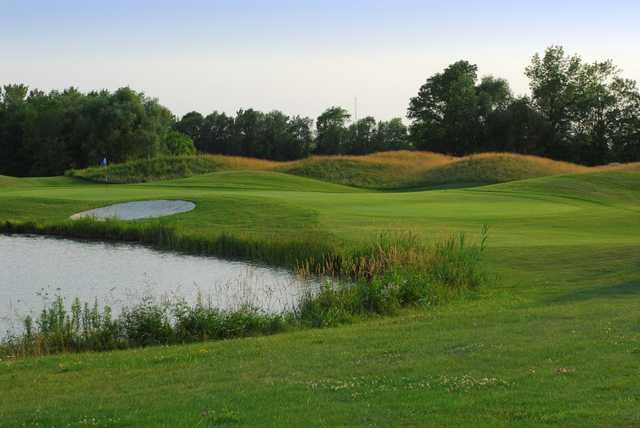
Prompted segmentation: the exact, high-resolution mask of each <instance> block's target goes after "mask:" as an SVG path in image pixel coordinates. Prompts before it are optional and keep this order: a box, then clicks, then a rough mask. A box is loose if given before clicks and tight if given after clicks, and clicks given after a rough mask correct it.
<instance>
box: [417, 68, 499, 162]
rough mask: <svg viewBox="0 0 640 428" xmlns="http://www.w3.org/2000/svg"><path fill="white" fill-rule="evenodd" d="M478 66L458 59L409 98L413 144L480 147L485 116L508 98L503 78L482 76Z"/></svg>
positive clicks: (458, 150)
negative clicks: (480, 77) (481, 77)
mask: <svg viewBox="0 0 640 428" xmlns="http://www.w3.org/2000/svg"><path fill="white" fill-rule="evenodd" d="M477 80H478V67H477V66H476V65H474V64H471V63H469V62H468V61H458V62H456V63H454V64H452V65H450V66H449V67H447V68H446V69H445V70H444V71H443V72H442V73H438V74H435V75H434V76H432V77H430V78H429V79H427V82H426V83H425V84H424V85H422V86H421V87H420V90H419V91H418V95H417V96H416V97H413V98H411V100H410V103H409V110H408V114H407V116H408V117H409V119H411V121H412V123H411V127H410V131H411V138H412V140H413V142H414V145H415V147H416V148H419V149H422V150H432V151H436V152H444V153H452V154H456V155H463V154H466V153H473V152H476V151H479V150H482V149H483V146H484V144H485V141H484V139H483V137H484V134H485V129H484V128H485V126H486V123H487V122H488V121H489V116H490V115H491V114H493V113H494V112H495V111H499V110H504V109H505V108H506V107H507V106H508V104H509V101H510V99H511V91H510V89H509V85H508V84H507V82H506V80H504V79H496V78H494V77H492V76H488V77H484V78H483V79H482V80H481V82H480V84H478V85H476V82H477Z"/></svg>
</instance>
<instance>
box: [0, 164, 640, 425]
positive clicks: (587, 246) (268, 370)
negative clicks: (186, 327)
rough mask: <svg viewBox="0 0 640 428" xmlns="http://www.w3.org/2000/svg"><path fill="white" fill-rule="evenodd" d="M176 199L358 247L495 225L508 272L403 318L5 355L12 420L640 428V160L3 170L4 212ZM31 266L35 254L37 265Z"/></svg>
mask: <svg viewBox="0 0 640 428" xmlns="http://www.w3.org/2000/svg"><path fill="white" fill-rule="evenodd" d="M158 198H180V199H187V200H191V201H194V202H196V204H197V205H198V207H197V208H196V210H194V211H192V212H190V213H186V214H181V215H178V216H176V217H173V218H172V219H171V220H170V221H172V222H173V221H174V222H176V223H177V224H178V225H179V227H181V228H184V230H188V231H192V232H193V233H201V232H210V231H230V232H242V233H248V234H255V235H260V236H270V235H273V234H278V235H281V236H296V234H299V233H300V232H301V231H308V230H317V231H319V232H323V233H329V234H332V235H334V236H336V237H338V238H340V239H344V240H345V241H346V242H354V241H358V240H366V239H369V238H370V237H371V236H372V235H373V234H375V233H376V232H378V231H387V230H408V229H409V230H413V231H415V232H416V233H418V234H420V235H422V236H423V237H425V238H426V239H429V238H434V239H435V238H436V237H438V236H441V235H443V234H448V233H450V232H459V231H460V232H467V233H468V234H469V235H470V237H473V236H475V235H477V234H478V233H479V231H480V228H481V226H482V225H483V224H488V225H489V227H490V237H489V251H488V254H487V264H488V267H489V269H490V271H491V273H492V274H494V276H495V279H494V280H492V281H491V284H490V285H489V286H487V287H485V288H484V289H483V290H481V291H480V292H479V293H476V294H475V295H472V296H470V297H469V298H468V299H466V300H464V301H456V302H453V303H450V304H448V305H445V306H441V307H436V308H429V309H420V310H418V309H416V310H407V311H404V312H402V314H401V315H400V316H398V317H390V318H381V319H373V320H369V321H366V322H361V323H356V324H353V325H349V326H343V327H339V328H332V329H324V330H305V331H296V332H292V333H285V334H280V335H277V336H272V337H261V338H252V339H241V340H231V341H225V342H211V343H205V344H197V345H189V346H177V347H168V348H166V347H165V348H151V349H140V350H132V351H123V352H111V353H104V354H83V355H62V356H56V357H46V358H33V359H24V360H19V361H13V360H8V361H2V362H0V386H1V387H0V426H7V427H8V426H87V425H89V426H145V425H154V426H185V427H191V426H243V425H252V426H255V425H258V426H259V425H264V426H351V425H367V426H391V425H396V426H397V425H400V426H425V425H433V426H459V425H475V426H515V425H517V426H540V425H548V426H563V427H564V426H576V427H582V426H637V425H640V173H638V172H601V173H589V174H576V175H564V176H556V177H547V178H538V179H532V180H526V181H515V182H511V183H506V184H499V185H493V186H485V187H474V188H465V189H449V190H433V191H422V192H373V191H364V190H361V189H355V188H350V187H345V186H340V185H336V184H328V183H324V182H321V181H315V180H311V179H307V178H301V177H295V176H291V175H287V174H282V173H277V172H268V171H252V172H247V171H225V172H218V173H213V174H208V175H202V176H196V177H192V178H187V179H181V180H174V181H168V182H155V183H147V184H131V185H103V184H89V183H86V182H83V181H79V180H75V179H71V178H51V179H19V180H16V179H9V178H3V177H0V220H7V219H13V220H37V221H57V220H60V221H62V220H65V219H66V218H67V217H68V216H69V215H71V214H73V213H75V212H78V211H82V210H86V209H90V208H95V207H98V206H102V205H106V204H108V203H112V202H121V201H128V200H140V199H158ZM36 262H37V261H34V263H36Z"/></svg>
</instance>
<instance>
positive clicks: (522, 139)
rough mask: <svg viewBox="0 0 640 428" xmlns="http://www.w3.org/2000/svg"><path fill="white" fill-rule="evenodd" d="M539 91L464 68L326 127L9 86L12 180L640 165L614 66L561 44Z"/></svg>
mask: <svg viewBox="0 0 640 428" xmlns="http://www.w3.org/2000/svg"><path fill="white" fill-rule="evenodd" d="M525 74H526V76H527V77H528V79H529V83H530V89H531V93H530V94H529V95H525V96H514V95H513V93H512V91H511V89H510V87H509V84H508V82H507V81H506V80H505V79H501V78H497V77H493V76H484V77H479V75H478V67H477V66H476V65H474V64H471V63H470V62H468V61H458V62H456V63H454V64H452V65H450V66H448V67H447V68H446V69H445V70H443V71H442V72H440V73H437V74H435V75H433V76H431V77H429V78H428V79H427V80H426V82H425V83H424V85H422V86H421V87H420V88H419V90H418V93H417V95H416V96H415V97H413V98H411V99H410V100H409V107H408V112H407V118H408V120H409V126H406V125H405V124H404V123H403V121H402V119H401V118H394V119H391V120H389V121H376V119H375V118H373V117H365V118H362V119H359V120H352V118H351V115H350V114H349V112H348V111H347V110H345V109H344V108H342V107H338V106H333V107H330V108H328V109H327V110H325V111H324V112H323V113H322V114H321V115H320V116H318V117H317V118H316V120H315V121H314V120H312V119H311V118H308V117H301V116H288V115H286V114H284V113H282V112H280V111H271V112H267V113H264V112H260V111H257V110H254V109H246V110H245V109H242V110H240V111H238V112H237V113H236V114H235V116H232V115H226V114H225V113H220V112H217V111H215V112H213V113H210V114H207V115H206V116H205V115H203V114H201V113H199V112H195V111H194V112H190V113H187V114H186V115H184V116H183V117H181V118H177V117H175V116H174V115H173V114H172V113H171V112H170V111H169V109H167V108H166V107H164V106H162V105H161V104H160V103H159V102H158V100H156V99H152V98H149V97H147V96H146V95H145V94H143V93H141V92H136V91H134V90H132V89H130V88H121V89H118V90H116V91H114V92H110V91H106V90H103V91H92V92H89V93H82V92H80V91H78V90H77V89H75V88H69V89H67V90H64V91H51V92H49V93H45V92H42V91H39V90H29V88H28V87H27V86H25V85H21V84H16V85H6V86H4V87H3V88H2V89H1V90H0V174H5V175H15V176H24V175H55V174H60V173H62V172H64V171H65V170H66V169H68V168H82V167H86V166H91V165H96V164H97V163H98V162H99V161H100V160H101V159H103V158H107V159H108V160H109V161H110V162H123V161H126V160H131V159H138V158H145V157H153V156H158V155H181V154H192V153H195V152H196V151H200V152H204V153H219V154H227V155H237V156H251V157H258V158H264V159H273V160H293V159H300V158H304V157H306V156H309V155H311V154H327V155H332V154H355V155H358V154H367V153H372V152H376V151H385V150H400V149H414V150H430V151H436V152H442V153H449V154H455V155H465V154H470V153H477V152H484V151H508V152H515V153H525V154H535V155H540V156H547V157H551V158H555V159H560V160H567V161H572V162H578V163H582V164H587V165H596V164H603V163H609V162H628V161H637V160H640V93H639V92H638V88H637V84H636V82H635V81H633V80H630V79H625V78H623V77H622V76H621V72H620V70H619V69H618V68H617V67H616V66H615V65H614V64H613V63H612V62H611V61H602V62H594V63H587V62H584V61H583V60H582V58H581V57H580V56H578V55H567V54H566V53H565V51H564V49H563V48H562V47H559V46H552V47H550V48H548V49H547V50H546V51H545V52H544V54H543V55H539V54H536V55H534V57H533V58H532V60H531V63H530V64H529V66H527V67H526V69H525Z"/></svg>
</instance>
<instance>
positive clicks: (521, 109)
mask: <svg viewBox="0 0 640 428" xmlns="http://www.w3.org/2000/svg"><path fill="white" fill-rule="evenodd" d="M477 72H478V69H477V67H476V66H475V65H473V64H470V63H468V62H467V61H459V62H456V63H455V64H452V65H451V66H449V67H447V69H445V70H444V71H443V72H442V73H438V74H436V75H434V76H432V77H430V78H429V79H428V80H427V82H426V83H425V84H424V85H423V86H422V87H421V88H420V91H419V93H418V95H417V96H416V97H414V98H412V99H411V101H410V105H409V110H408V117H409V119H410V120H411V121H412V123H411V126H410V132H411V140H412V142H413V143H414V145H415V148H416V149H419V150H433V151H437V152H445V153H452V154H457V155H463V154H468V153H475V152H483V151H508V152H516V153H528V154H535V155H540V156H547V157H551V158H554V159H560V160H567V161H572V162H578V163H582V164H587V165H596V164H604V163H609V162H628V161H637V160H640V94H639V92H638V88H637V85H636V82H635V81H633V80H629V79H624V78H622V77H621V76H620V71H619V70H618V69H617V68H616V67H615V66H614V65H613V64H612V63H611V61H604V62H594V63H591V64H589V63H585V62H583V60H582V59H581V58H580V57H579V56H577V55H574V56H568V55H566V54H565V52H564V50H563V49H562V47H557V46H554V47H550V48H548V49H547V50H546V51H545V53H544V55H543V56H540V55H538V54H536V55H535V56H534V57H533V59H532V61H531V64H530V65H529V66H528V67H527V68H526V71H525V74H526V76H527V77H528V78H529V81H530V88H531V95H530V96H524V97H514V96H513V95H512V93H511V90H510V89H509V85H508V83H507V82H506V81H505V80H503V79H496V78H494V77H491V76H489V77H484V78H482V79H480V80H479V79H478V74H477Z"/></svg>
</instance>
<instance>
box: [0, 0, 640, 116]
mask: <svg viewBox="0 0 640 428" xmlns="http://www.w3.org/2000/svg"><path fill="white" fill-rule="evenodd" d="M639 16H640V2H634V1H617V0H610V1H607V2H604V1H592V0H582V1H574V0H566V1H559V0H556V1H548V0H538V1H535V2H519V1H502V0H500V1H490V0H486V1H470V0H458V1H429V0H422V1H413V0H396V1H379V0H369V1H361V0H358V1H348V0H344V1H336V0H325V1H315V0H309V1H305V0H297V1H283V0H264V1H257V0H252V1H250V0H235V1H232V0H228V1H218V0H210V1H195V0H182V1H177V0H173V1H166V0H152V1H135V0H129V1H121V0H110V1H98V0H90V1H87V0H82V1H80V0H74V1H70V0H69V1H56V0H43V1H31V0H15V1H13V0H0V84H7V83H25V84H27V85H29V86H30V87H31V88H39V89H43V90H51V89H62V88H66V87H69V86H75V87H77V88H79V89H81V90H84V91H88V90H94V89H110V90H113V89H116V88H119V87H122V86H130V87H131V88H133V89H136V90H139V91H143V92H145V93H146V94H147V95H148V96H151V97H154V98H158V99H159V100H160V103H162V104H163V105H165V106H167V107H169V108H170V109H171V110H172V111H173V112H174V113H175V114H177V115H183V114H185V113H187V112H189V111H192V110H197V111H200V112H202V113H204V114H207V113H210V112H212V111H214V110H218V111H224V112H227V113H229V114H233V113H234V112H235V111H237V110H238V109H240V108H256V109H259V110H263V111H269V110H274V109H277V110H281V111H283V112H285V113H287V114H290V115H294V114H300V115H304V116H310V117H313V118H315V117H317V116H318V115H319V114H320V113H321V112H322V111H323V110H324V109H326V108H327V107H330V106H333V105H339V106H343V107H345V108H347V109H348V110H350V111H353V110H354V104H355V98H356V97H357V100H358V101H357V104H358V116H359V117H364V116H366V115H372V116H374V117H376V118H377V119H390V118H392V117H404V116H405V114H406V109H407V105H408V102H409V98H410V97H412V96H414V95H415V94H416V93H417V91H418V88H419V87H420V85H422V84H423V83H424V82H425V81H426V79H427V78H428V77H429V76H431V75H433V74H434V73H437V72H440V71H442V70H443V69H444V68H445V67H446V66H447V65H449V64H451V63H453V62H455V61H457V60H460V59H466V60H468V61H470V62H472V63H475V64H477V65H478V67H479V74H480V75H489V74H491V75H494V76H498V77H504V78H506V79H507V80H508V81H509V82H510V84H511V87H512V90H513V92H514V93H515V94H525V93H527V92H528V81H527V79H526V77H525V76H524V68H525V67H526V65H527V64H528V63H529V62H530V60H531V57H532V55H533V54H534V53H536V52H543V51H544V49H545V48H546V47H547V46H550V45H562V46H564V47H565V50H566V51H567V52H568V53H577V54H580V55H581V56H582V57H583V58H584V59H585V60H586V61H589V62H591V61H595V60H604V59H611V60H613V62H614V63H615V64H616V65H617V66H619V67H620V68H621V69H622V70H623V76H625V77H628V78H632V79H635V80H639V81H640V55H638V54H639V50H640V24H639V23H638V17H639Z"/></svg>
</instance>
